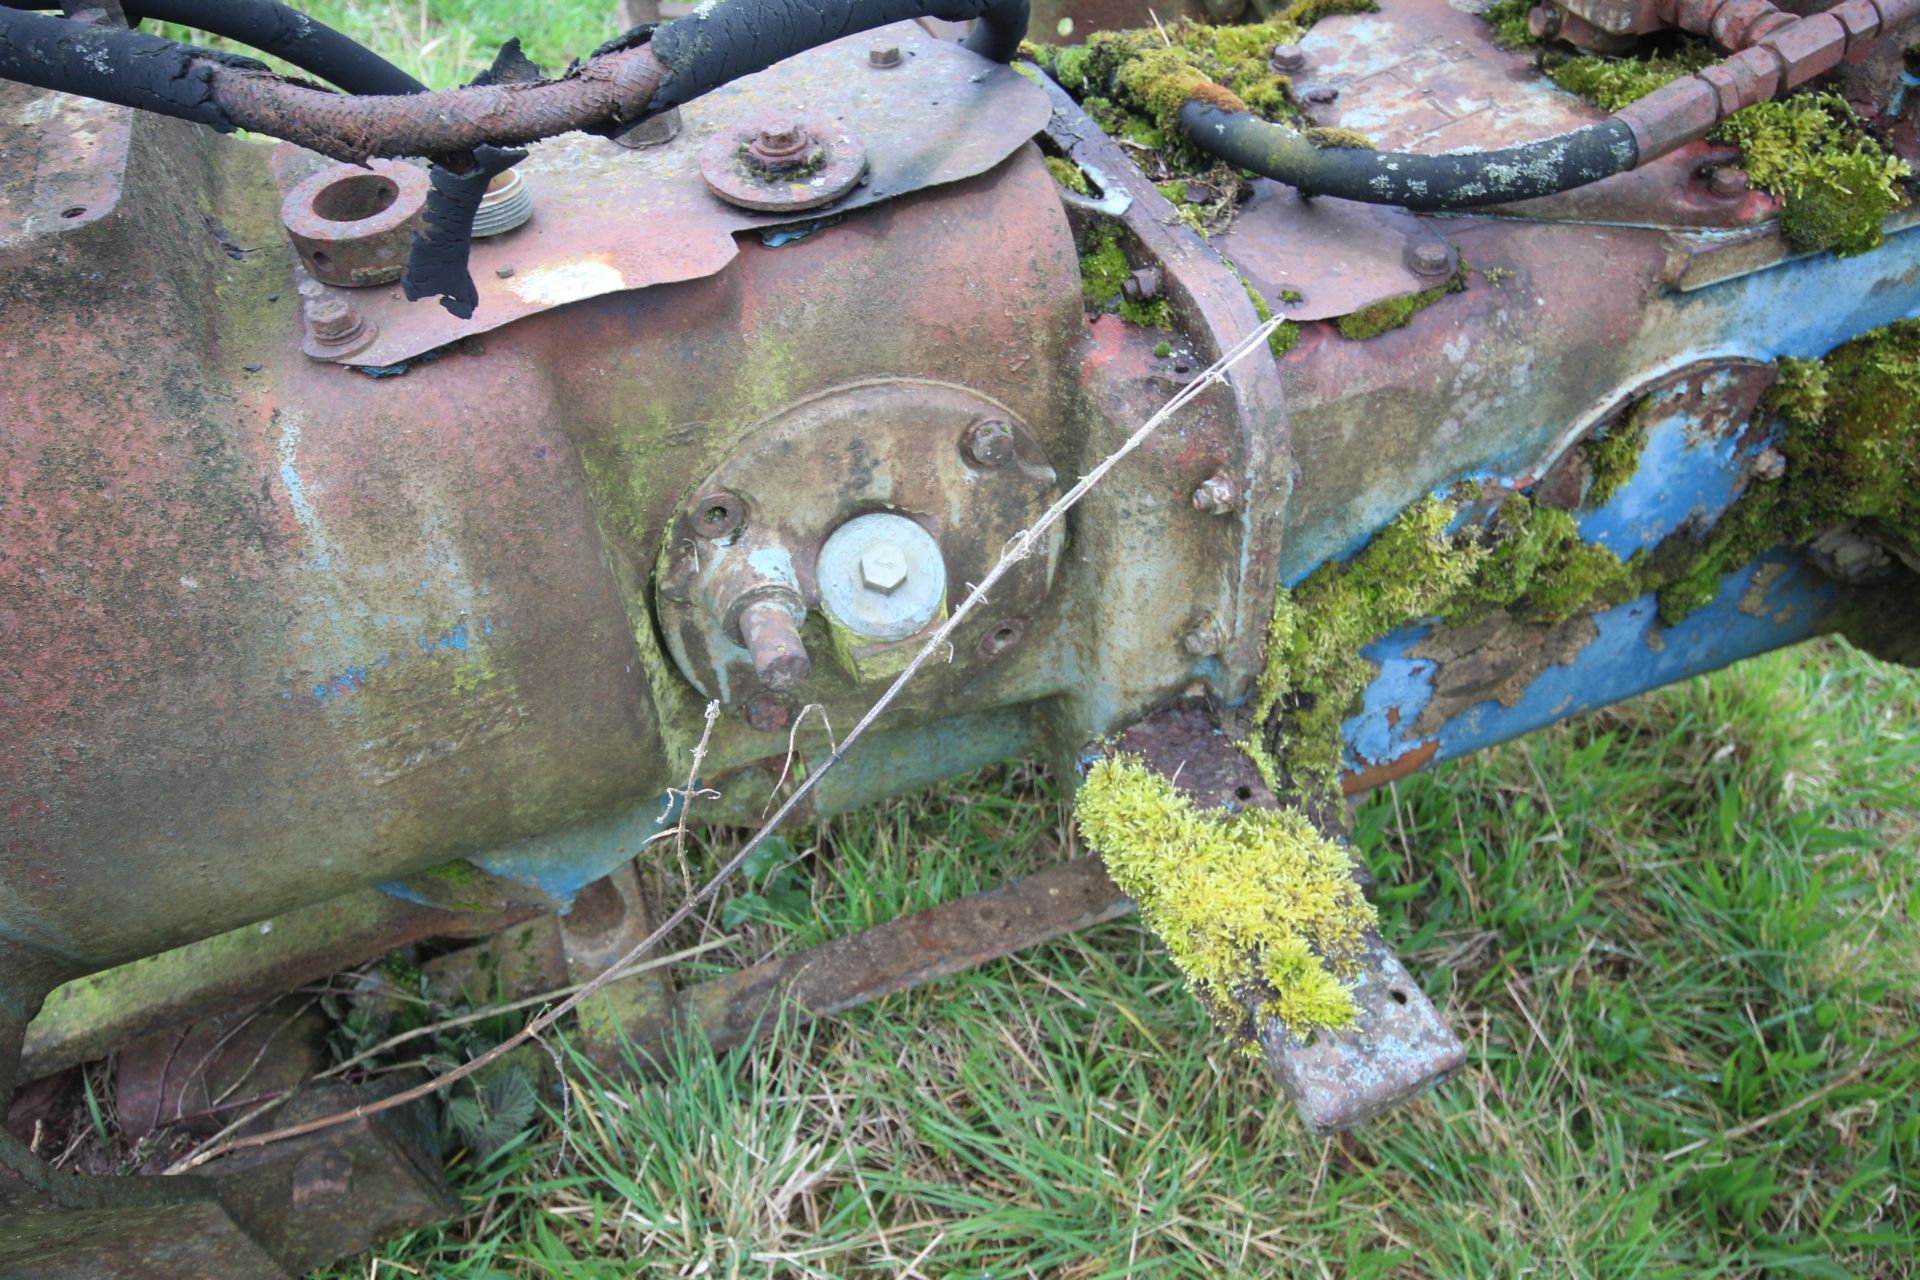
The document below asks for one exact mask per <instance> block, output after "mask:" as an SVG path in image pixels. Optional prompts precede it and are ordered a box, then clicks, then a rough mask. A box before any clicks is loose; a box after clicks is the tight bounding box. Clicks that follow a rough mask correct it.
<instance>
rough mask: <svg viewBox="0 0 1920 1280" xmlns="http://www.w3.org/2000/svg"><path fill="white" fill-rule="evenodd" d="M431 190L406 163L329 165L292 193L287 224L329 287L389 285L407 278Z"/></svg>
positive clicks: (284, 208) (311, 269)
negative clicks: (415, 234) (416, 233)
mask: <svg viewBox="0 0 1920 1280" xmlns="http://www.w3.org/2000/svg"><path fill="white" fill-rule="evenodd" d="M427 187H428V184H427V175H426V173H425V172H424V171H423V170H421V169H417V168H415V167H414V166H413V165H410V164H403V163H401V162H400V161H398V160H371V161H369V162H368V163H367V166H366V167H365V168H362V167H360V166H359V165H351V164H335V165H329V166H327V167H326V168H325V169H322V170H321V171H320V172H318V173H316V174H314V175H313V176H312V177H310V178H308V179H307V180H306V181H304V182H302V183H301V184H300V185H299V186H297V187H295V188H294V189H293V190H291V191H289V192H287V198H286V199H285V200H283V201H281V202H280V221H281V223H282V224H283V225H284V226H285V227H286V229H287V238H288V239H289V240H291V241H292V242H293V249H294V252H295V253H297V254H299V255H300V261H301V263H302V264H303V265H305V267H306V268H307V274H309V275H311V276H312V277H313V278H314V279H316V280H318V281H320V282H321V283H322V284H331V285H337V286H339V287H341V288H349V289H351V288H363V287H365V286H367V285H376V284H389V283H391V282H393V281H395V280H398V279H399V278H400V277H401V275H403V274H404V273H405V272H406V269H407V247H408V245H409V244H411V243H412V240H413V232H414V229H415V227H416V226H418V225H419V220H420V211H421V210H422V209H424V208H426V207H427Z"/></svg>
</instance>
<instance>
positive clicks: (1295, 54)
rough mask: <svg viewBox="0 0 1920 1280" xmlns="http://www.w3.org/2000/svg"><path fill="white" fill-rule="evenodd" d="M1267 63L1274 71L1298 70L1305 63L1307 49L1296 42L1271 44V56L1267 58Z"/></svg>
mask: <svg viewBox="0 0 1920 1280" xmlns="http://www.w3.org/2000/svg"><path fill="white" fill-rule="evenodd" d="M1267 65H1268V66H1269V67H1271V68H1272V69H1273V70H1275V71H1279V72H1283V73H1284V72H1288V71H1298V70H1299V69H1300V68H1302V67H1304V66H1306V65H1307V51H1306V50H1305V49H1302V48H1301V47H1300V46H1299V45H1297V44H1277V45H1275V46H1273V56H1272V57H1270V58H1268V59H1267Z"/></svg>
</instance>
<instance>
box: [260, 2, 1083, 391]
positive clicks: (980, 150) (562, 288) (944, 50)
mask: <svg viewBox="0 0 1920 1280" xmlns="http://www.w3.org/2000/svg"><path fill="white" fill-rule="evenodd" d="M885 35H886V37H887V38H888V39H889V40H893V41H896V42H897V43H898V44H899V45H900V48H901V50H902V53H903V55H904V60H903V62H902V65H900V66H898V67H890V68H886V69H885V70H881V69H876V68H873V67H870V66H869V65H868V62H867V47H868V45H869V44H870V43H871V42H872V36H870V35H859V36H850V37H848V38H846V39H844V40H839V41H835V42H834V43H832V44H828V45H823V46H821V47H820V48H818V49H814V50H811V51H809V52H807V53H805V54H802V55H800V56H799V57H796V58H791V59H788V60H787V61H785V62H782V63H779V64H778V65H776V66H774V67H771V68H769V69H768V70H766V71H763V72H760V73H759V74H758V75H753V76H749V77H747V78H746V79H744V80H739V81H736V82H735V83H733V84H729V85H726V86H724V87H722V88H720V89H716V90H715V91H714V92H712V93H710V94H707V95H706V96H704V97H702V98H698V99H696V100H695V101H693V102H689V103H687V104H686V105H685V106H683V107H682V108H681V109H680V113H681V119H682V121H683V128H682V130H681V133H680V134H679V136H678V137H676V138H675V139H673V140H672V141H671V142H668V143H666V144H664V145H662V146H658V147H650V148H647V149H645V150H640V151H634V150H629V149H627V148H624V147H621V146H619V145H618V144H616V143H614V142H612V141H610V140H608V139H606V138H599V137H592V136H589V135H587V134H580V133H571V134H566V135H564V136H562V137H558V138H553V139H550V140H548V141H546V142H543V143H539V144H536V145H535V146H533V147H532V148H530V151H531V155H530V156H529V157H528V159H527V160H525V161H524V162H522V163H521V164H520V165H519V166H517V167H516V169H515V172H517V173H519V174H521V175H522V177H524V179H525V180H526V183H527V188H528V190H529V191H530V192H531V194H532V197H533V206H534V213H533V219H532V221H531V222H529V223H528V224H527V225H526V226H524V227H522V228H520V229H519V230H517V231H514V232H511V233H509V234H507V235H502V236H495V237H491V238H488V239H485V240H481V241H477V242H475V244H474V246H473V253H472V275H473V280H474V284H475V285H476V286H477V287H478V289H479V296H480V302H479V306H478V308H477V309H476V310H475V312H474V314H473V318H472V319H470V320H464V321H463V320H460V319H457V318H456V317H454V316H452V315H450V314H448V313H447V312H446V311H445V310H444V309H442V308H440V307H436V306H431V305H428V306H416V305H414V304H412V303H409V302H407V301H406V300H405V299H404V298H402V297H401V296H400V294H399V291H398V290H379V291H377V292H374V293H371V294H361V295H359V296H357V297H354V298H352V301H353V303H354V305H355V306H357V307H359V308H360V309H361V310H363V311H364V312H365V313H366V315H367V316H368V318H369V319H370V320H372V321H373V322H374V323H375V324H377V325H378V326H379V329H380V338H379V339H378V340H377V341H376V342H374V343H372V344H371V345H370V346H368V347H367V348H365V349H364V350H361V351H357V352H355V353H353V355H352V356H351V357H350V358H348V359H349V362H350V363H353V364H358V365H373V366H384V365H392V364H397V363H399V362H400V361H403V360H407V359H410V358H412V357H414V356H417V355H419V354H420V353H421V352H423V351H431V350H433V349H435V348H437V347H443V346H445V345H447V344H448V343H450V342H454V341H457V340H458V339H460V338H464V337H471V336H473V335H476V334H482V333H486V332H488V331H490V330H494V329H497V328H499V326H501V325H503V324H507V323H509V322H511V321H514V320H518V319H521V318H522V317H525V316H530V315H534V314H537V313H539V312H542V311H546V310H549V309H551V308H554V307H559V306H564V305H566V304H567V303H572V302H579V301H582V300H584V299H587V298H593V297H598V296H601V295H603V294H608V293H616V292H620V291H624V290H633V289H645V288H648V287H649V286H653V285H659V284H666V283H670V282H673V281H679V280H692V279H698V278H700V277H702V276H709V275H712V274H713V273H715V272H717V271H719V270H721V269H722V268H723V267H725V266H726V265H727V264H728V263H729V262H731V261H733V259H734V256H735V255H736V254H737V253H738V251H739V249H738V242H737V241H736V238H735V237H736V235H737V234H738V233H740V232H742V231H752V230H766V231H771V230H773V229H775V228H778V227H782V226H786V225H788V224H791V223H793V222H795V221H796V220H797V221H802V222H807V221H812V220H814V219H817V218H820V217H823V216H827V215H830V214H844V213H848V212H851V211H853V210H856V209H861V208H864V207H867V206H870V205H874V204H878V203H881V202H884V201H887V200H891V199H894V198H895V197H898V196H901V195H906V194H909V193H911V192H914V191H920V190H924V189H926V188H928V187H933V186H938V185H941V184H945V183H950V182H955V181H958V180H960V179H964V178H970V177H973V176H975V175H977V174H981V173H984V172H986V171H987V170H989V169H991V168H992V167H993V166H995V165H997V164H999V163H1000V162H1001V161H1003V160H1005V159H1006V158H1007V156H1008V155H1010V154H1011V153H1012V152H1013V151H1014V149H1015V148H1017V147H1019V146H1020V145H1021V144H1022V143H1023V142H1025V141H1026V140H1027V139H1028V138H1030V137H1032V136H1033V135H1034V134H1035V133H1037V132H1038V131H1039V130H1040V128H1041V127H1042V126H1043V125H1044V124H1045V123H1046V119H1047V107H1046V101H1045V99H1044V98H1043V97H1042V96H1041V94H1040V92H1039V90H1037V89H1036V88H1034V86H1033V85H1032V84H1030V83H1028V82H1027V81H1026V80H1025V79H1024V78H1022V77H1021V76H1020V75H1019V74H1018V73H1016V72H1015V71H1014V70H1013V69H1012V68H1010V67H1006V66H1001V65H998V64H996V63H992V62H989V61H987V60H986V59H983V58H981V57H979V56H977V55H975V54H972V53H969V52H968V51H967V50H965V49H962V48H960V47H958V46H957V45H953V44H950V43H946V42H942V41H938V40H934V39H932V38H931V37H929V36H927V35H926V33H924V32H922V31H920V30H919V29H918V28H917V27H915V26H913V25H912V24H909V23H901V24H898V25H896V26H892V27H888V28H885ZM783 111H784V112H800V113H803V114H806V115H809V116H827V117H832V118H834V119H835V120H837V121H838V123H839V124H840V125H841V127H843V128H844V129H846V130H848V131H850V132H851V133H853V134H856V135H858V137H859V138H860V139H861V141H862V142H863V144H864V146H865V152H866V160H867V181H866V182H865V184H864V185H861V186H856V187H854V188H853V189H852V190H851V191H849V192H848V193H847V194H846V195H845V196H844V197H843V198H841V199H840V200H838V201H836V202H834V203H832V204H831V205H830V206H828V207H827V208H825V209H824V210H811V211H808V210H799V209H795V210H793V211H790V212H786V213H754V212H749V211H747V210H743V209H738V208H735V207H734V206H732V205H730V204H726V203H724V202H723V201H721V200H720V199H719V198H717V197H716V196H715V195H714V194H713V193H712V192H711V191H709V190H708V189H707V185H706V183H705V182H704V181H703V180H702V178H701V173H700V156H701V153H702V151H703V150H704V149H705V148H706V147H707V146H708V145H709V144H710V143H711V142H712V140H713V139H714V138H716V137H717V136H719V135H720V134H721V133H723V132H730V131H731V130H732V129H733V128H734V126H735V125H736V123H737V122H739V121H741V120H743V119H746V118H749V117H750V118H753V119H756V120H757V119H759V118H761V117H763V116H765V115H766V114H767V113H769V112H783ZM296 171H297V166H296Z"/></svg>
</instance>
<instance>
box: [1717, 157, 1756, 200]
mask: <svg viewBox="0 0 1920 1280" xmlns="http://www.w3.org/2000/svg"><path fill="white" fill-rule="evenodd" d="M1751 185H1752V184H1751V183H1750V182H1749V181H1748V179H1747V171H1746V170H1745V169H1742V168H1741V167H1740V166H1739V165H1733V164H1723V165H1719V166H1717V167H1715V168H1714V169H1712V170H1710V171H1709V172H1708V174H1707V190H1708V191H1709V192H1711V193H1712V194H1713V195H1714V196H1716V197H1718V198H1719V199H1722V200H1734V199H1737V198H1739V197H1740V196H1744V195H1745V194H1747V190H1748V188H1749V187H1750V186H1751Z"/></svg>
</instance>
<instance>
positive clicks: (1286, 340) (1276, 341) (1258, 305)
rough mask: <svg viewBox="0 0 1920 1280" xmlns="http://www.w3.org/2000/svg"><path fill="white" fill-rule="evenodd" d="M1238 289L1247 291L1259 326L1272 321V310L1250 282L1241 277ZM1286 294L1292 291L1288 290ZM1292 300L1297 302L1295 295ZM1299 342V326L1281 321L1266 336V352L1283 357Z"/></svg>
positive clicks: (1289, 321) (1287, 321) (1288, 321)
mask: <svg viewBox="0 0 1920 1280" xmlns="http://www.w3.org/2000/svg"><path fill="white" fill-rule="evenodd" d="M1240 287H1241V288H1242V289H1245V290H1246V291H1247V300H1248V301H1249V302H1251V303H1253V314H1254V315H1256V316H1258V317H1260V323H1261V324H1265V323H1266V322H1267V321H1269V320H1271V319H1273V308H1272V307H1270V306H1268V305H1267V300H1266V299H1265V298H1263V297H1261V296H1260V291H1259V290H1258V289H1256V288H1254V287H1253V282H1252V281H1251V280H1249V279H1247V278H1246V277H1245V276H1241V277H1240ZM1288 292H1289V293H1291V292H1293V291H1292V290H1288ZM1293 300H1294V301H1298V300H1299V297H1298V295H1297V294H1296V295H1295V297H1294V299H1293ZM1299 342H1300V326H1299V325H1297V324H1295V323H1294V322H1293V321H1291V320H1283V321H1281V322H1280V323H1279V324H1277V325H1275V326H1274V328H1273V332H1272V333H1269V334H1268V335H1267V350H1269V351H1271V352H1273V354H1274V355H1275V356H1283V355H1285V354H1287V352H1289V351H1291V350H1293V349H1294V347H1295V346H1297V345H1299Z"/></svg>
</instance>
